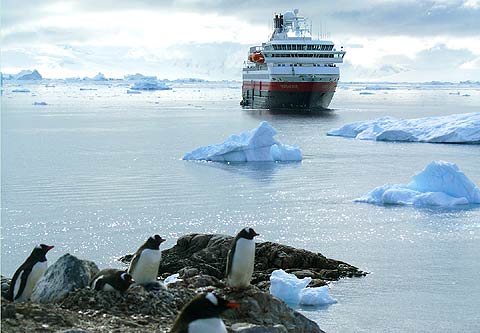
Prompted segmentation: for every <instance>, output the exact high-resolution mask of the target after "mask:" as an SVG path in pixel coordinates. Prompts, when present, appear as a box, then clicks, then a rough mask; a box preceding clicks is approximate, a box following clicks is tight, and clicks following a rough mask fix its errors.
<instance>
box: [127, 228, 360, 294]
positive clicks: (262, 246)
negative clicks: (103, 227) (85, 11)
mask: <svg viewBox="0 0 480 333" xmlns="http://www.w3.org/2000/svg"><path fill="white" fill-rule="evenodd" d="M232 240H233V237H230V236H226V235H207V234H189V235H185V236H183V237H180V238H179V239H178V241H177V244H176V245H175V246H173V247H172V248H170V249H167V250H164V251H162V261H161V262H160V267H159V273H160V274H165V275H167V274H174V273H177V272H178V273H180V277H181V278H183V277H184V274H185V273H188V272H191V271H193V272H195V274H205V275H210V276H213V277H215V278H217V279H222V278H223V277H224V275H225V265H226V262H227V253H228V250H229V248H230V244H231V242H232ZM131 258H132V256H131V255H127V256H125V257H122V258H120V260H121V261H123V262H125V263H128V262H130V260H131ZM279 268H281V269H283V270H285V271H286V272H289V273H293V274H295V275H297V277H299V278H303V277H305V276H310V277H312V279H314V280H313V283H314V285H315V286H321V285H323V284H325V282H324V281H325V280H327V281H333V280H338V279H339V278H342V277H354V276H364V275H365V274H366V273H365V272H362V271H360V270H359V269H358V268H357V267H354V266H352V265H349V264H347V263H345V262H342V261H338V260H334V259H329V258H326V257H325V256H323V255H322V254H320V253H314V252H310V251H306V250H302V249H296V248H294V247H291V246H287V245H282V244H277V243H273V242H264V243H257V246H256V251H255V270H254V274H253V280H252V284H256V285H258V286H259V287H262V288H264V287H267V288H268V280H269V277H270V274H271V273H272V271H273V270H275V269H279Z"/></svg>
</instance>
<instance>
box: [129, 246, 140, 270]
mask: <svg viewBox="0 0 480 333" xmlns="http://www.w3.org/2000/svg"><path fill="white" fill-rule="evenodd" d="M140 253H142V252H141V251H140ZM140 253H138V251H137V253H135V255H134V256H133V258H132V261H131V262H130V266H128V270H127V272H128V274H132V271H133V269H134V268H135V266H137V263H138V260H139V259H140Z"/></svg>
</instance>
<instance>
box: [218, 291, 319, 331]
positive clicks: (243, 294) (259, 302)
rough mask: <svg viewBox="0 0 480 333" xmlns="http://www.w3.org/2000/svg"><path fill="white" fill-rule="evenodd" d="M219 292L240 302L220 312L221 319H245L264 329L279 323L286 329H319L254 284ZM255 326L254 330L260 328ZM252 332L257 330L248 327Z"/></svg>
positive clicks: (313, 323)
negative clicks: (231, 308)
mask: <svg viewBox="0 0 480 333" xmlns="http://www.w3.org/2000/svg"><path fill="white" fill-rule="evenodd" d="M219 294H221V295H223V296H224V297H225V298H226V299H231V300H234V301H236V302H239V303H240V307H238V308H236V309H234V310H231V311H226V312H225V313H224V314H223V318H224V319H225V321H226V322H227V323H230V324H231V325H233V324H234V323H238V322H248V323H250V324H254V325H257V326H260V327H263V328H264V329H267V328H268V329H271V328H273V326H275V325H277V329H280V328H279V327H278V325H280V326H283V327H284V328H285V330H286V331H288V332H292V333H293V332H295V333H315V332H323V331H322V330H321V329H320V328H319V327H318V325H317V323H315V322H314V321H312V320H310V319H308V318H307V317H305V316H304V315H302V314H300V313H299V312H297V311H294V310H292V309H291V308H290V307H289V306H288V305H287V304H286V303H285V302H283V301H281V300H280V299H278V298H276V297H274V296H272V295H270V294H269V293H267V292H263V291H261V290H260V289H258V288H257V287H254V286H252V287H250V288H248V289H246V290H242V291H232V290H227V289H224V290H221V291H219ZM256 329H257V330H258V332H263V331H261V330H260V328H256ZM246 332H250V331H246ZM252 332H257V331H253V330H252ZM265 332H270V331H265Z"/></svg>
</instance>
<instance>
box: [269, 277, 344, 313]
mask: <svg viewBox="0 0 480 333" xmlns="http://www.w3.org/2000/svg"><path fill="white" fill-rule="evenodd" d="M310 281H312V278H311V277H304V278H303V279H299V278H297V277H296V276H295V275H294V274H289V273H286V272H285V271H284V270H282V269H277V270H275V271H273V272H272V274H271V275H270V294H272V295H273V296H275V297H278V298H280V299H281V300H283V301H284V302H286V303H290V304H301V305H326V304H333V303H336V302H337V301H336V300H335V299H334V298H332V297H331V296H330V294H329V292H328V287H327V286H323V287H316V288H307V285H308V284H309V283H310Z"/></svg>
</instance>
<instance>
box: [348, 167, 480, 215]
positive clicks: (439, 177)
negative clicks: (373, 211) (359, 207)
mask: <svg viewBox="0 0 480 333" xmlns="http://www.w3.org/2000/svg"><path fill="white" fill-rule="evenodd" d="M355 201H357V202H367V203H373V204H377V205H413V206H445V207H451V206H455V205H468V204H480V189H479V188H478V186H476V185H475V184H474V183H473V182H472V181H471V180H470V179H468V177H467V176H466V175H465V174H464V173H463V172H462V171H460V169H459V168H458V166H457V165H456V164H454V163H449V162H445V161H433V162H431V163H430V164H429V165H427V167H426V168H425V169H424V170H423V171H421V172H420V173H418V174H416V175H415V176H413V177H412V181H411V182H410V183H409V184H407V185H402V184H386V185H383V186H379V187H377V188H375V189H374V190H373V191H371V192H370V193H367V194H366V195H364V196H363V197H361V198H358V199H355Z"/></svg>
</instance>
